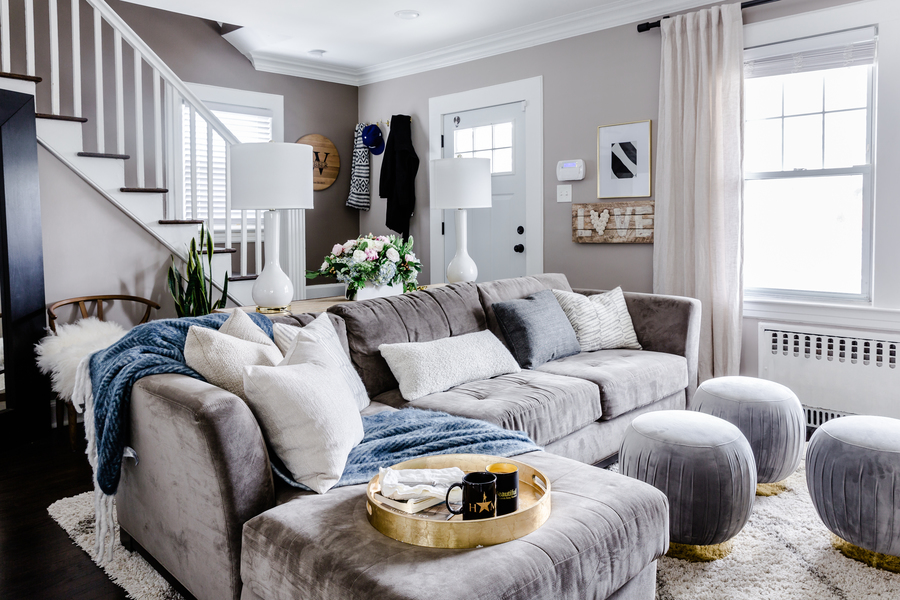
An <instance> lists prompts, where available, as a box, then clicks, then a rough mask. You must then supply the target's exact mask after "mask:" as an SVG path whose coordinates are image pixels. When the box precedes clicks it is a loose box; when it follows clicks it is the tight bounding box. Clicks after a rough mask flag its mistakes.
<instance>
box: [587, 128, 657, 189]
mask: <svg viewBox="0 0 900 600" xmlns="http://www.w3.org/2000/svg"><path fill="white" fill-rule="evenodd" d="M649 197H650V121H649V120H647V121H637V122H634V123H622V124H619V125H601V126H600V127H598V128H597V198H649Z"/></svg>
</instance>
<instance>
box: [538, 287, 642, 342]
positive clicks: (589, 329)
mask: <svg viewBox="0 0 900 600" xmlns="http://www.w3.org/2000/svg"><path fill="white" fill-rule="evenodd" d="M553 295H554V296H556V299H557V300H558V301H559V305H560V306H561V307H562V309H563V312H565V313H566V317H568V319H569V323H571V324H572V329H574V330H575V336H576V337H577V338H578V343H579V345H581V350H582V351H583V352H593V351H594V350H607V349H610V348H629V349H632V350H640V349H641V345H640V344H639V343H638V339H637V334H636V333H635V332H634V324H633V323H632V322H631V315H630V314H629V313H628V307H627V306H626V304H625V295H624V294H623V293H622V288H620V287H617V288H616V289H614V290H610V291H609V292H605V293H603V294H594V295H593V296H585V295H583V294H578V293H575V292H566V291H563V290H553Z"/></svg>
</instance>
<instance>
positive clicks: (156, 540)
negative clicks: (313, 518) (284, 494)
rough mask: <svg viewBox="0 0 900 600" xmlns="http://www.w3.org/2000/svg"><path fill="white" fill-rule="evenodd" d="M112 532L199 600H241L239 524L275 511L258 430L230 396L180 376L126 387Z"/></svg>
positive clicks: (247, 411)
mask: <svg viewBox="0 0 900 600" xmlns="http://www.w3.org/2000/svg"><path fill="white" fill-rule="evenodd" d="M129 425H130V432H129V441H128V442H127V443H128V445H129V446H131V447H132V448H134V450H135V452H136V454H137V459H138V460H137V464H135V461H133V460H125V461H124V462H123V465H122V479H121V483H120V484H119V488H118V493H117V495H116V512H117V514H118V518H119V524H120V526H121V527H122V528H123V529H124V530H125V531H127V532H128V533H129V534H130V535H131V537H132V538H133V539H134V540H135V541H136V542H138V543H139V544H140V545H141V546H143V547H144V549H145V550H147V551H148V552H149V553H150V554H151V555H153V557H154V558H155V559H156V560H157V561H159V563H160V564H161V565H162V566H163V567H165V569H166V570H168V571H169V573H171V574H172V575H173V576H174V577H175V578H176V579H178V580H179V581H180V582H181V583H182V585H184V586H185V587H186V588H187V589H188V590H189V591H190V592H191V593H192V594H193V595H194V596H195V597H196V598H197V599H198V600H203V599H213V598H215V599H223V598H224V599H234V600H237V599H238V598H240V593H241V579H240V555H241V531H242V527H243V525H244V523H245V522H246V521H248V520H249V519H251V518H253V517H255V516H256V515H258V514H260V513H262V512H264V511H266V510H268V509H269V508H271V507H273V506H274V505H275V493H274V484H273V481H272V470H271V467H270V464H269V457H268V453H267V451H266V446H265V443H264V441H263V437H262V433H261V432H260V429H259V426H258V425H257V422H256V419H255V418H254V417H253V414H252V413H251V412H250V409H249V408H248V407H247V404H246V403H245V402H244V401H243V400H241V399H240V398H238V397H237V396H235V395H233V394H231V393H229V392H226V391H225V390H222V389H220V388H218V387H215V386H213V385H210V384H209V383H206V382H204V381H200V380H197V379H193V378H191V377H186V376H184V375H175V374H166V375H153V376H150V377H145V378H143V379H140V380H139V381H138V382H137V383H136V384H135V385H134V387H133V388H132V394H131V407H130V418H129Z"/></svg>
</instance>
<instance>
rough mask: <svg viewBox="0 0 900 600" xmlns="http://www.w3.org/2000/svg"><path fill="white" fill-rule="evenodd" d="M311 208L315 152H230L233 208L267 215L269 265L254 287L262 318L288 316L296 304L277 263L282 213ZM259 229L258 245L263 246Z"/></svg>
mask: <svg viewBox="0 0 900 600" xmlns="http://www.w3.org/2000/svg"><path fill="white" fill-rule="evenodd" d="M312 207H313V149H312V146H306V145H304V144H285V143H272V142H270V143H264V144H237V145H235V146H232V147H231V208H233V209H236V210H238V209H239V210H265V211H267V212H266V213H265V221H264V223H265V225H264V229H265V232H266V245H265V250H266V261H265V262H266V265H265V267H264V268H263V270H262V272H261V273H259V274H258V276H257V278H256V282H255V283H254V284H253V301H254V302H255V303H256V306H257V310H258V311H259V312H263V313H276V312H284V311H285V310H287V308H288V306H290V304H291V301H292V300H293V299H294V284H293V283H291V280H290V278H289V277H288V276H287V275H286V274H285V273H284V271H282V270H281V265H280V264H279V260H278V254H279V248H280V243H279V237H280V228H281V218H280V217H281V214H280V213H279V212H278V211H279V210H285V209H308V208H312ZM258 227H259V224H257V232H256V243H260V242H261V240H262V238H261V236H260V235H259V233H260V232H259V229H258ZM258 268H259V267H258V266H257V269H258Z"/></svg>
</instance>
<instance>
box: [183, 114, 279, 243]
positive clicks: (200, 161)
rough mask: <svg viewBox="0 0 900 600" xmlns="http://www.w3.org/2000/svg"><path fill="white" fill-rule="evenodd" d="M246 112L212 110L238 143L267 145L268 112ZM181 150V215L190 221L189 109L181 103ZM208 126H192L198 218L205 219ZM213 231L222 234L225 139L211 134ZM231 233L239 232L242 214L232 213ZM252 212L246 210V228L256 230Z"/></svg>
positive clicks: (202, 123)
mask: <svg viewBox="0 0 900 600" xmlns="http://www.w3.org/2000/svg"><path fill="white" fill-rule="evenodd" d="M247 111H248V112H246V113H245V112H232V111H225V110H213V111H212V112H213V114H215V115H216V116H217V117H218V118H219V120H220V121H222V124H223V125H225V126H226V127H227V128H228V129H229V130H230V131H231V132H232V133H233V134H234V135H235V137H237V138H238V140H240V141H241V143H245V144H246V143H253V142H269V141H271V140H272V116H271V115H270V114H266V113H267V112H268V111H264V110H258V109H249V108H248V109H247ZM181 122H182V140H183V143H182V148H183V151H184V214H185V217H186V218H189V217H190V215H191V214H192V213H191V196H192V195H191V145H190V139H191V122H190V108H189V107H188V105H187V104H182V119H181ZM206 128H207V125H206V121H204V120H203V119H200V118H197V119H196V124H195V133H194V135H195V140H194V143H195V144H196V148H197V218H198V219H206V218H207V217H208V214H207V206H208V204H207V201H206V199H207V197H208V194H209V190H208V189H207V187H208V186H207V181H208V179H207V137H206V136H207V130H206ZM212 200H213V201H212V205H213V229H214V230H215V231H225V140H223V139H222V138H221V137H219V135H218V134H217V133H216V132H215V131H214V132H213V190H212ZM231 213H232V230H233V231H239V229H240V223H241V211H239V210H233V211H231ZM255 219H256V212H255V211H252V210H251V211H247V225H248V228H250V229H254V228H255Z"/></svg>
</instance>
